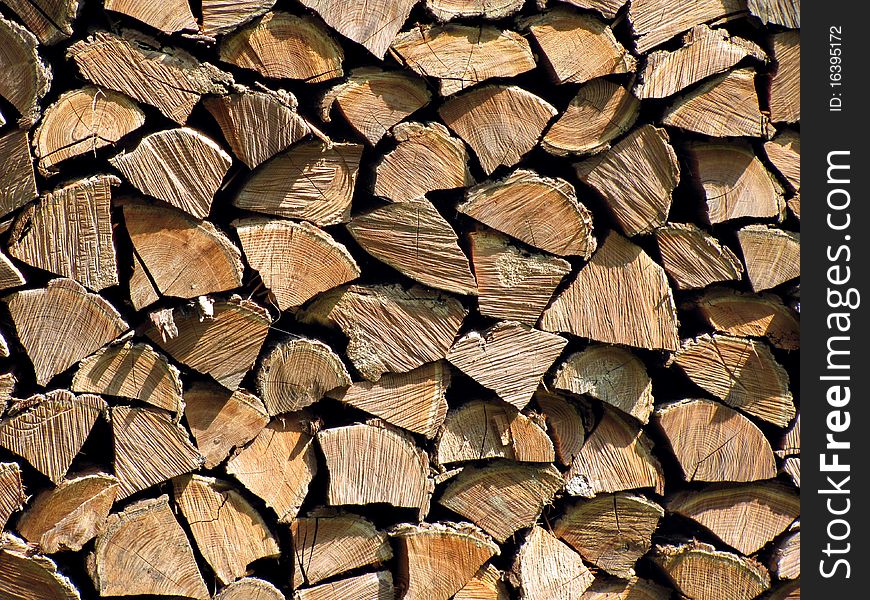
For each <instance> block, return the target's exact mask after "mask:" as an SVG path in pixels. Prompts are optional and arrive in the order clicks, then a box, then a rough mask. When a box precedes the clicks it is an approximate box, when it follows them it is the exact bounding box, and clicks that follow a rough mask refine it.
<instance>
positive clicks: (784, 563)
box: [769, 521, 801, 579]
mask: <svg viewBox="0 0 870 600" xmlns="http://www.w3.org/2000/svg"><path fill="white" fill-rule="evenodd" d="M798 523H800V521H798ZM769 565H770V570H771V571H772V572H773V573H774V574H775V575H776V576H777V577H779V578H780V579H800V576H801V532H800V529H798V530H797V531H795V532H793V533H789V534H788V535H786V536H785V537H784V538H782V539H781V540H780V541H779V542H778V543H777V544H776V547H775V549H774V551H773V555H772V556H771V558H770V563H769Z"/></svg>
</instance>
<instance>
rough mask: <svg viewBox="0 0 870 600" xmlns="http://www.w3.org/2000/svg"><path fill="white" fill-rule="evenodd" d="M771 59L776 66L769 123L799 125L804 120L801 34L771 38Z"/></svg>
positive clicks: (780, 35) (792, 33) (771, 79)
mask: <svg viewBox="0 0 870 600" xmlns="http://www.w3.org/2000/svg"><path fill="white" fill-rule="evenodd" d="M770 45H771V47H772V52H771V57H772V58H773V61H774V63H775V65H776V67H775V69H774V72H773V74H772V75H771V77H770V120H771V121H773V122H774V123H780V122H783V121H784V122H786V123H796V122H798V121H800V120H801V97H800V87H801V71H800V64H801V40H800V32H797V31H786V32H783V33H777V34H776V35H773V36H771V41H770Z"/></svg>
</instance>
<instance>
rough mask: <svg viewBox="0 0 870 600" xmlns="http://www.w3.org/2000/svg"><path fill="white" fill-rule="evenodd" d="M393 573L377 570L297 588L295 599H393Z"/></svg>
mask: <svg viewBox="0 0 870 600" xmlns="http://www.w3.org/2000/svg"><path fill="white" fill-rule="evenodd" d="M395 597H396V590H395V588H394V587H393V574H392V573H391V572H390V571H377V572H375V573H366V574H364V575H356V576H354V577H348V578H347V579H339V580H337V581H330V582H328V583H321V584H320V585H316V586H314V587H310V588H303V589H300V590H296V593H295V594H293V600H393V599H394V598H395Z"/></svg>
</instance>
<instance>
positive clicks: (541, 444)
mask: <svg viewBox="0 0 870 600" xmlns="http://www.w3.org/2000/svg"><path fill="white" fill-rule="evenodd" d="M486 458H506V459H508V460H513V461H517V462H532V463H547V462H553V460H555V452H554V450H553V443H552V442H551V441H550V438H548V437H547V432H546V431H545V430H544V428H543V427H541V426H540V425H539V424H537V423H536V422H535V421H534V420H533V419H531V418H529V417H527V416H526V415H524V414H522V413H521V412H519V411H518V410H517V409H515V408H514V407H513V406H510V405H508V404H505V403H503V402H489V401H484V400H473V401H471V402H469V403H468V404H464V405H462V406H461V407H459V408H457V409H456V410H454V411H452V412H451V413H450V414H449V415H448V417H447V420H446V421H445V422H444V429H443V430H442V431H441V433H440V435H439V437H438V443H437V460H438V463H439V464H442V465H445V464H450V463H457V462H465V461H473V460H483V459H486Z"/></svg>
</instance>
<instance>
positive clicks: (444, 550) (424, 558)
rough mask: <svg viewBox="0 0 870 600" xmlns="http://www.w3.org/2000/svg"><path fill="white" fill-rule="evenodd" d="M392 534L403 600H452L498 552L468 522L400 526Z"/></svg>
mask: <svg viewBox="0 0 870 600" xmlns="http://www.w3.org/2000/svg"><path fill="white" fill-rule="evenodd" d="M391 534H392V536H393V538H394V539H395V540H396V543H397V544H396V545H397V546H398V559H399V560H398V573H397V580H398V583H399V585H400V586H401V587H403V588H405V589H406V590H407V591H406V592H405V595H404V596H403V599H405V600H438V599H442V598H443V599H446V598H451V597H453V595H454V594H455V593H456V592H458V591H459V590H460V589H462V588H463V586H465V585H466V584H467V583H468V582H469V581H470V580H471V578H472V577H474V575H475V574H476V573H477V572H478V570H479V569H480V567H481V566H483V564H484V563H486V561H488V560H489V559H490V558H492V557H493V556H495V555H496V554H498V553H499V549H498V546H497V545H495V544H494V543H493V542H492V540H491V539H490V538H489V536H487V535H486V534H484V533H483V532H482V531H480V530H479V529H478V528H477V527H475V526H473V525H471V524H470V523H451V522H443V523H421V524H419V525H410V524H409V525H399V526H397V527H396V528H395V529H394V530H393V531H392V532H391Z"/></svg>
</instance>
